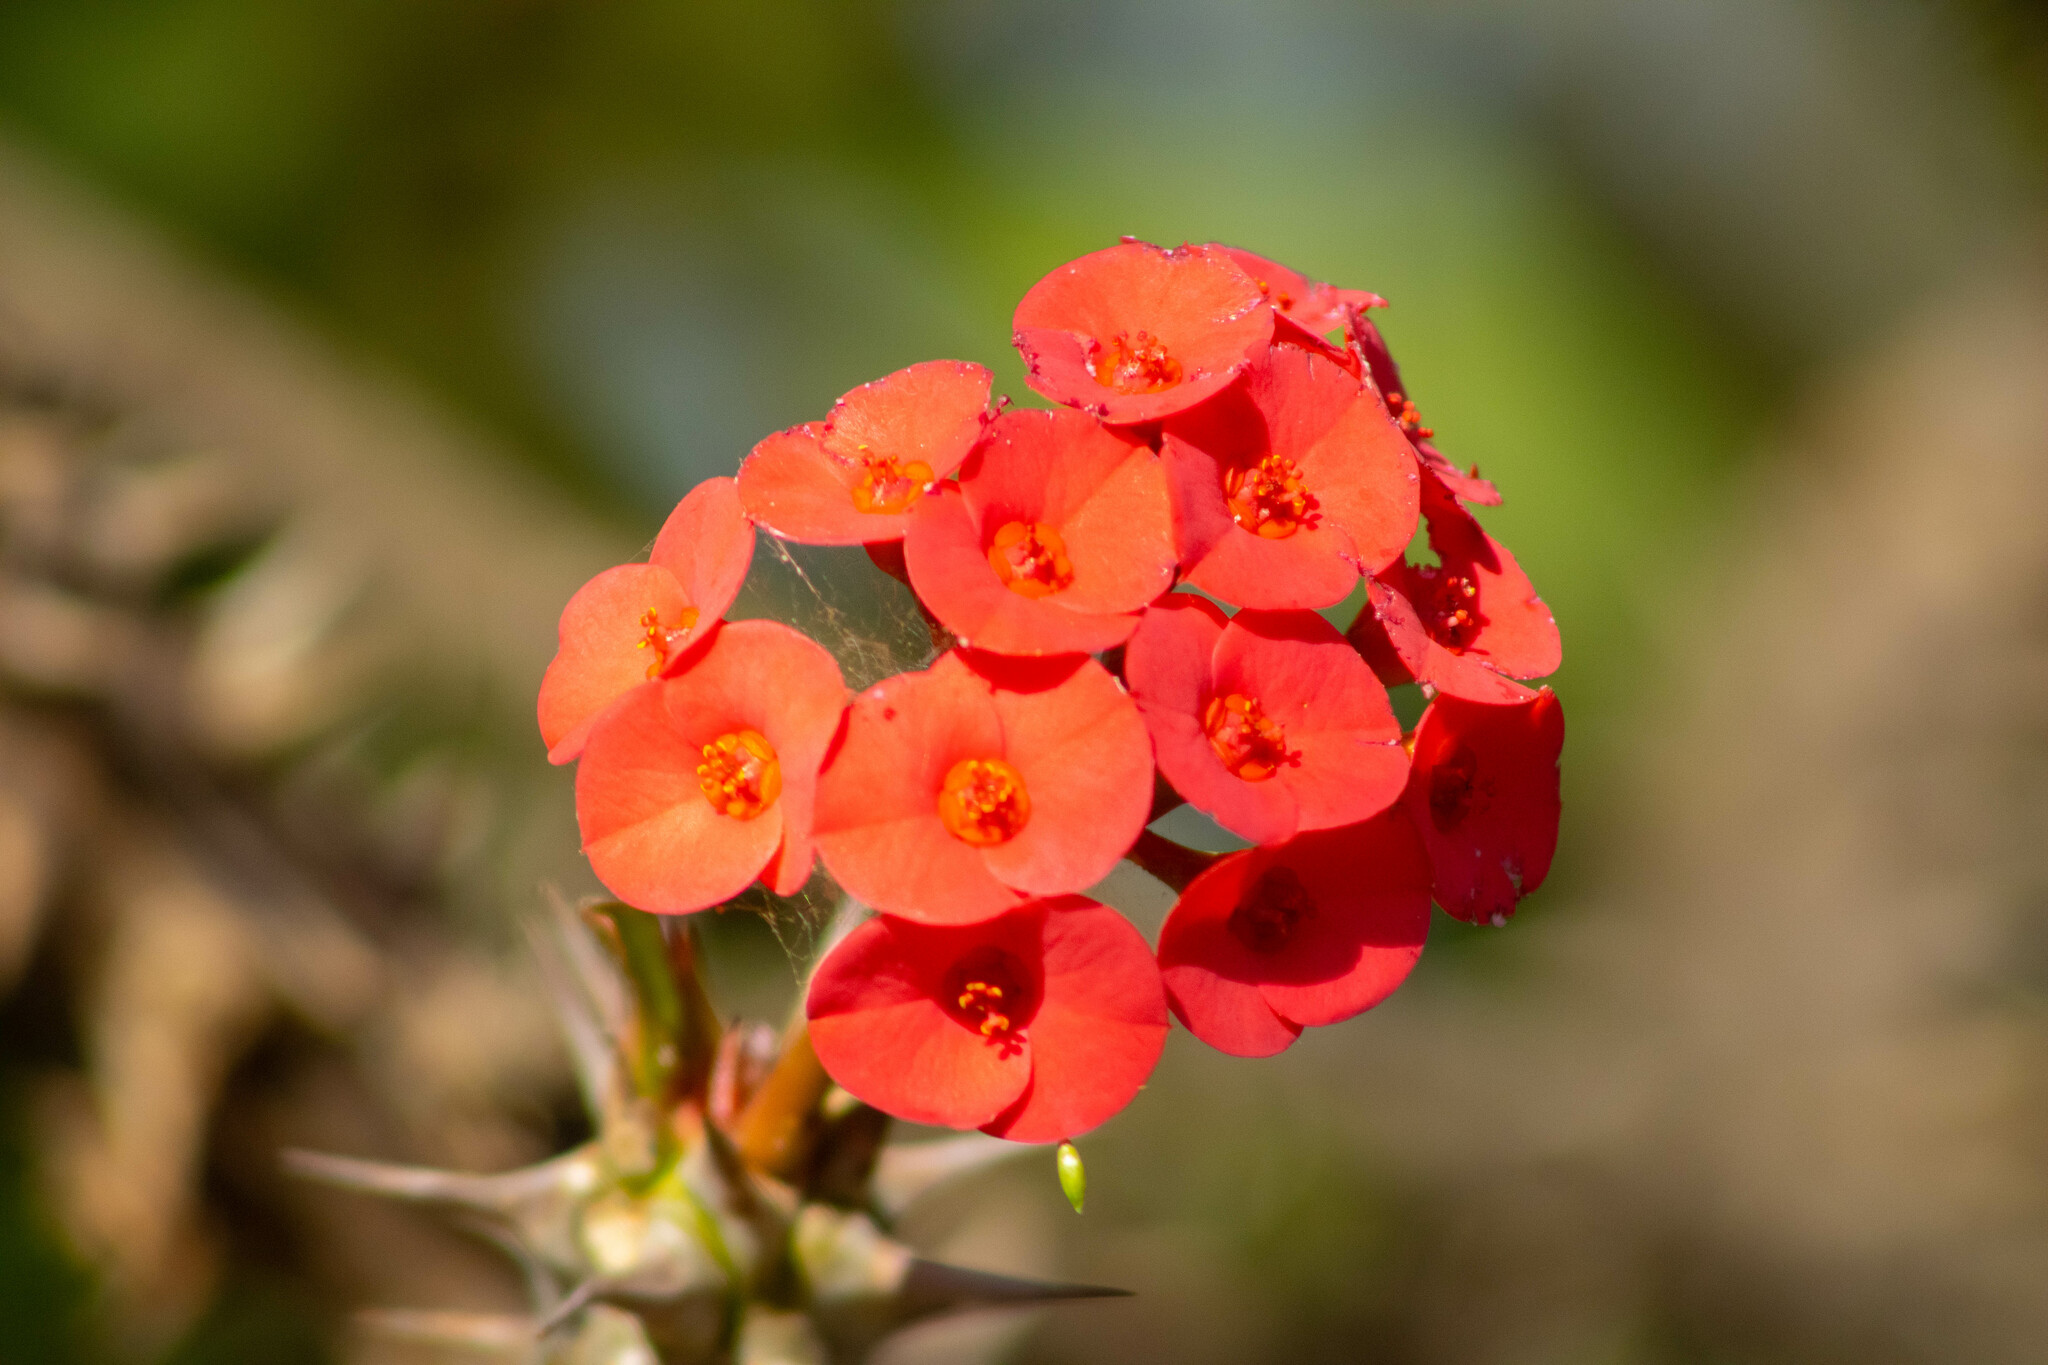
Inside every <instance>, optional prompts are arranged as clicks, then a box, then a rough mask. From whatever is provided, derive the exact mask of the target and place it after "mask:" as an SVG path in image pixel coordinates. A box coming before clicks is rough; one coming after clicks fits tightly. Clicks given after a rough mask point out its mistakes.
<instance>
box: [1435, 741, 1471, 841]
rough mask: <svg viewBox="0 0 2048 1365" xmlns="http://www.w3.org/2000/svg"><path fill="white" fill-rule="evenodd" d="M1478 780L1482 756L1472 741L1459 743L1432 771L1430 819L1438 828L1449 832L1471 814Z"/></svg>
mask: <svg viewBox="0 0 2048 1365" xmlns="http://www.w3.org/2000/svg"><path fill="white" fill-rule="evenodd" d="M1478 780H1479V756H1478V755H1477V754H1475V753H1473V752H1472V746H1471V745H1469V744H1460V745H1459V746H1458V747H1457V748H1456V749H1455V750H1453V751H1452V752H1451V754H1450V756H1449V757H1448V758H1443V759H1439V760H1438V761H1437V764H1436V766H1435V767H1433V768H1431V769H1430V770H1429V818H1430V821H1431V823H1433V824H1434V825H1435V826H1436V827H1437V828H1438V829H1440V830H1442V831H1444V832H1445V833H1447V834H1448V833H1449V832H1450V831H1452V830H1454V829H1456V828H1457V827H1458V826H1459V825H1461V824H1463V823H1464V820H1465V817H1466V816H1468V815H1470V814H1471V813H1472V803H1473V798H1474V796H1475V795H1477V792H1476V790H1475V788H1476V785H1477V783H1478Z"/></svg>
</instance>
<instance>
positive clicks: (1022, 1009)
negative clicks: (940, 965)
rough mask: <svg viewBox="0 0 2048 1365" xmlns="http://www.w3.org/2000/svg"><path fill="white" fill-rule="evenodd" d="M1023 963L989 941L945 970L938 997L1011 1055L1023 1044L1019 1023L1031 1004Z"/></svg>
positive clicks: (952, 1012) (955, 1014) (988, 1040)
mask: <svg viewBox="0 0 2048 1365" xmlns="http://www.w3.org/2000/svg"><path fill="white" fill-rule="evenodd" d="M1027 980H1028V978H1027V977H1026V975H1025V973H1024V970H1023V964H1021V963H1019V962H1018V961H1017V959H1016V958H1014V957H1012V956H1010V954H1008V953H1006V952H1004V951H1003V950H1002V949H1001V948H998V947H995V946H994V945H993V944H984V945H983V946H982V947H979V948H976V949H974V950H973V951H972V952H970V953H968V954H967V955H966V956H965V957H963V958H961V959H960V960H959V961H958V962H956V963H954V964H953V969H952V970H951V971H950V972H948V973H947V974H946V986H945V988H944V994H943V995H941V996H940V997H939V1000H940V1004H942V1005H943V1006H944V1007H945V1009H946V1012H947V1013H948V1014H951V1015H952V1016H953V1017H954V1018H955V1019H957V1020H959V1021H960V1022H961V1023H962V1024H965V1025H966V1026H967V1027H968V1028H971V1029H973V1030H974V1031H975V1032H976V1033H978V1034H980V1035H981V1036H982V1038H983V1039H985V1040H986V1041H987V1042H989V1043H990V1044H992V1045H993V1046H995V1047H996V1048H998V1049H1000V1051H1001V1052H1002V1055H1003V1056H1005V1057H1009V1056H1013V1055H1015V1054H1016V1053H1017V1052H1019V1051H1021V1050H1022V1049H1023V1046H1024V1035H1023V1033H1022V1031H1021V1026H1022V1025H1023V1024H1024V1022H1025V1021H1026V1020H1027V1019H1028V1018H1029V1016H1030V1014H1031V1012H1032V1009H1033V1004H1032V1002H1031V1000H1030V999H1028V998H1027V992H1026V985H1027Z"/></svg>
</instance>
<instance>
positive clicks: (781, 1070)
mask: <svg viewBox="0 0 2048 1365" xmlns="http://www.w3.org/2000/svg"><path fill="white" fill-rule="evenodd" d="M831 1084H832V1078H831V1077H830V1076H827V1075H826V1074H825V1068H824V1067H823V1066H821V1065H819V1063H818V1054H817V1053H816V1052H814V1051H813V1050H812V1049H811V1033H810V1030H809V1029H808V1028H806V1027H805V1026H804V1021H803V1018H802V1016H801V1015H799V1016H798V1017H797V1019H796V1020H795V1021H794V1022H792V1023H791V1024H790V1026H789V1029H788V1031H787V1032H786V1033H785V1034H784V1035H783V1040H782V1055H781V1056H779V1057H777V1058H776V1059H775V1067H774V1069H773V1070H772V1071H770V1072H769V1073H768V1079H767V1080H765V1081H763V1082H761V1088H760V1089H759V1090H756V1091H755V1092H754V1097H753V1098H752V1099H750V1100H748V1101H747V1107H746V1108H745V1109H742V1110H741V1111H740V1116H739V1119H738V1121H737V1122H735V1123H734V1124H733V1131H732V1139H733V1145H734V1146H735V1147H737V1148H739V1152H740V1155H741V1156H742V1157H743V1158H745V1160H746V1163H747V1164H748V1165H749V1166H752V1167H753V1168H754V1169H756V1170H758V1171H765V1172H767V1173H768V1174H769V1175H772V1176H774V1177H776V1178H777V1179H778V1180H793V1179H795V1178H796V1177H797V1176H798V1175H799V1174H801V1173H802V1171H803V1168H804V1163H805V1162H806V1161H807V1160H808V1159H809V1157H810V1149H811V1144H812V1142H813V1141H814V1140H815V1138H816V1136H817V1128H818V1123H817V1118H818V1101H819V1100H821V1099H823V1098H824V1096H825V1091H826V1089H827V1088H828V1087H829V1086H830V1085H831Z"/></svg>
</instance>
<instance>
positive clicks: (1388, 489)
mask: <svg viewBox="0 0 2048 1365" xmlns="http://www.w3.org/2000/svg"><path fill="white" fill-rule="evenodd" d="M1162 453H1163V454H1164V456H1165V459H1166V469H1167V477H1168V479H1169V480H1170V486H1171V488H1172V493H1173V517H1174V530H1175V533H1176V535H1177V537H1178V539H1179V545H1180V555H1181V564H1182V566H1183V568H1184V570H1185V571H1186V574H1187V580H1188V582H1190V583H1192V584H1194V585H1195V586H1196V587H1198V588H1200V589H1201V590H1202V591H1204V592H1206V593H1209V594H1210V595H1211V596H1214V597H1220V598H1222V599H1223V600H1224V601H1226V602H1230V603H1233V604H1235V605H1237V606H1243V607H1259V608H1266V609H1274V608H1287V607H1327V606H1330V605H1332V604H1333V603H1336V602H1341V601H1343V600H1344V597H1345V595H1346V594H1347V593H1349V592H1350V591H1351V589H1352V588H1353V587H1354V586H1356V584H1357V582H1358V575H1359V574H1360V573H1372V572H1374V571H1375V570H1378V569H1380V568H1382V567H1384V566H1385V565H1387V564H1390V563H1392V562H1393V561H1395V560H1397V559H1399V558H1400V556H1401V552H1402V550H1403V549H1405V548H1406V547H1407V544H1408V542H1409V540H1410V539H1411V538H1412V537H1413V536H1414V534H1415V517H1416V508H1417V505H1418V498H1419V494H1418V491H1417V476H1416V472H1415V455H1414V452H1413V451H1411V450H1410V449H1409V447H1408V441H1407V439H1406V438H1405V437H1404V436H1402V434H1401V430H1400V428H1399V427H1397V426H1395V425H1394V423H1393V420H1392V419H1391V418H1390V417H1389V416H1388V415H1387V410H1386V407H1385V406H1384V405H1383V404H1382V403H1381V402H1380V400H1379V397H1378V395H1377V394H1375V393H1373V392H1372V390H1371V389H1369V388H1367V387H1365V386H1364V385H1362V384H1361V383H1360V382H1359V380H1358V379H1357V378H1356V377H1354V376H1352V375H1350V374H1347V373H1345V372H1344V370H1342V369H1341V368H1339V367H1338V366H1337V365H1335V364H1333V363H1331V362H1330V361H1329V360H1326V359H1324V358H1323V357H1321V356H1319V355H1315V354H1312V353H1310V352H1309V351H1306V350H1304V349H1302V348H1301V347H1298V346H1274V347H1272V348H1271V349H1270V350H1269V351H1268V352H1267V354H1266V357H1265V359H1264V360H1262V361H1260V362H1259V363H1258V364H1256V365H1254V366H1253V367H1252V368H1251V369H1250V370H1249V371H1248V372H1247V373H1246V375H1245V377H1244V379H1243V380H1242V381H1241V382H1240V383H1239V384H1237V385H1236V386H1234V387H1232V388H1230V389H1228V390H1226V391H1224V392H1223V393H1221V394H1219V395H1217V397H1216V398H1215V399H1214V400H1213V401H1211V402H1209V403H1205V404H1203V405H1202V406H1201V407H1199V408H1197V409H1195V410H1194V411H1192V412H1189V413H1186V414H1183V415H1182V416H1180V417H1177V418H1175V419H1173V420H1172V421H1170V422H1168V423H1167V424H1166V434H1165V439H1164V447H1163V451H1162Z"/></svg>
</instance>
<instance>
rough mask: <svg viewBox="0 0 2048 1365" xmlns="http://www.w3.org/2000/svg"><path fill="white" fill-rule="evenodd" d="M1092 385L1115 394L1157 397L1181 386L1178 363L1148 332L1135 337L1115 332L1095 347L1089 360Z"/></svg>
mask: <svg viewBox="0 0 2048 1365" xmlns="http://www.w3.org/2000/svg"><path fill="white" fill-rule="evenodd" d="M1088 368H1089V370H1090V371H1091V372H1092V373H1093V374H1094V375H1095V382H1096V383H1098V384H1100V385H1102V387H1103V388H1105V389H1115V390H1116V391H1117V392H1118V393H1158V392H1160V391H1161V390H1162V389H1170V388H1172V387H1173V386H1174V385H1175V384H1178V383H1180V380H1181V368H1180V362H1179V361H1178V360H1175V359H1174V358H1173V357H1172V356H1170V355H1168V354H1167V353H1166V343H1165V342H1163V341H1161V340H1160V339H1159V338H1158V337H1155V336H1153V335H1152V334H1151V333H1150V332H1146V331H1140V332H1138V334H1137V335H1136V336H1133V335H1132V334H1131V333H1129V332H1118V333H1117V334H1116V335H1115V336H1113V337H1111V338H1110V339H1109V340H1108V341H1107V342H1101V341H1098V342H1096V343H1095V350H1094V353H1093V354H1091V355H1090V356H1089V357H1088Z"/></svg>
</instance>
